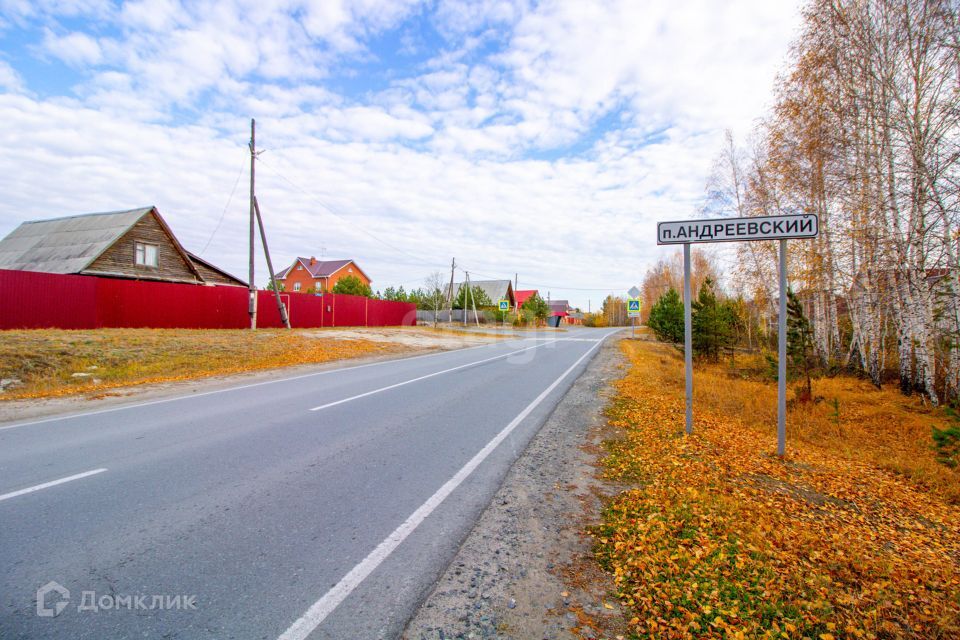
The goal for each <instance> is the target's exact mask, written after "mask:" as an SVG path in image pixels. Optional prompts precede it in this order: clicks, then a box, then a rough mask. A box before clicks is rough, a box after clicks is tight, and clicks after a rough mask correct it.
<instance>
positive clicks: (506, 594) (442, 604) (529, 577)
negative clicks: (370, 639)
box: [403, 338, 626, 640]
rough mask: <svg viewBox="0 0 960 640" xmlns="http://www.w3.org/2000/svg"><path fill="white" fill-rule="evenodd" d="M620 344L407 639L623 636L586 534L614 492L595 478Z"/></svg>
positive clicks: (588, 379) (510, 487) (585, 378)
mask: <svg viewBox="0 0 960 640" xmlns="http://www.w3.org/2000/svg"><path fill="white" fill-rule="evenodd" d="M618 342H619V341H618V339H617V338H611V339H608V340H606V341H605V342H604V344H603V345H602V346H601V348H600V351H599V353H598V354H597V355H596V357H595V358H594V359H593V360H592V361H591V363H590V364H589V365H588V366H587V368H586V370H585V371H584V372H583V374H582V375H581V376H580V377H579V378H578V379H577V381H576V382H575V383H574V384H573V386H572V387H571V388H570V390H569V391H568V392H567V394H566V396H565V397H564V398H563V400H562V401H561V402H560V403H559V404H558V405H557V407H556V409H554V411H553V413H552V414H551V416H550V417H549V418H548V419H547V421H546V422H545V423H544V425H543V427H542V428H541V429H540V431H539V433H538V434H537V435H536V436H535V437H534V439H533V440H532V441H531V443H530V445H529V446H528V447H527V449H526V451H525V452H524V453H523V454H522V455H521V457H520V458H519V460H517V462H516V464H515V465H514V466H513V468H512V469H511V470H510V472H509V473H508V474H507V477H506V478H505V480H504V484H503V486H501V488H500V490H499V491H498V492H497V494H496V496H494V499H493V501H492V502H491V504H490V506H489V507H487V509H486V510H485V511H484V513H483V514H482V515H481V517H480V519H479V520H478V522H477V524H476V526H475V527H474V529H473V530H472V531H471V533H470V534H469V536H468V537H467V539H466V540H465V541H464V543H463V545H461V547H460V550H459V552H458V553H457V555H456V557H455V558H454V559H453V561H452V562H451V563H450V565H449V567H448V568H447V570H446V571H445V572H444V574H443V575H442V576H441V577H440V579H439V580H438V581H437V583H436V586H435V587H434V590H433V592H432V593H431V594H430V595H429V596H428V597H427V599H426V600H425V601H424V603H423V604H422V605H421V607H420V609H419V611H418V612H417V613H416V614H415V615H414V617H413V618H412V619H411V620H410V622H409V623H408V625H407V628H406V630H405V632H404V634H403V638H404V639H405V640H454V639H464V640H466V639H468V638H491V639H493V638H502V639H506V638H510V639H521V640H527V639H530V640H540V639H547V638H549V639H550V640H562V639H571V638H598V639H599V638H611V639H613V638H617V637H622V636H623V635H624V634H625V626H624V623H623V616H622V614H621V612H620V609H619V606H618V605H617V601H616V598H615V597H614V595H613V580H612V579H611V578H610V577H609V576H608V575H606V574H604V573H603V572H602V571H601V570H600V569H599V567H598V566H597V564H596V562H595V561H594V560H593V557H592V551H591V547H592V541H591V538H590V536H589V535H588V534H587V532H586V527H587V526H588V525H589V524H592V523H593V522H595V520H596V518H597V517H598V516H599V512H600V509H601V507H602V502H603V499H604V497H605V496H608V495H610V494H611V493H612V491H613V490H614V489H615V487H613V486H612V485H609V484H607V483H605V482H604V481H602V480H601V479H600V478H599V474H598V471H597V468H596V466H595V465H596V462H597V458H598V456H599V455H600V454H601V449H600V445H601V443H602V441H603V440H605V439H607V438H609V437H611V435H612V434H611V432H610V431H609V427H607V425H606V419H605V417H604V415H603V409H604V407H605V405H606V403H607V401H608V397H609V394H610V385H609V383H610V382H611V381H613V380H615V379H617V378H620V377H622V375H623V371H624V367H625V366H626V364H625V360H624V359H623V357H622V355H621V352H620V348H619V346H618Z"/></svg>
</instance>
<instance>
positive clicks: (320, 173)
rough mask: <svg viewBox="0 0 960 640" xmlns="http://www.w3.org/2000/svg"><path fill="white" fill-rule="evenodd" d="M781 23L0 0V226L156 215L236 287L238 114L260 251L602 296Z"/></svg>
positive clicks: (754, 0)
mask: <svg viewBox="0 0 960 640" xmlns="http://www.w3.org/2000/svg"><path fill="white" fill-rule="evenodd" d="M798 25H799V14H798V6H797V5H796V4H795V3H794V2H792V1H788V0H777V1H776V2H769V1H761V0H740V1H733V0H731V1H730V2H715V1H714V0H689V1H684V0H681V1H677V0H673V1H666V0H663V1H661V0H650V1H641V0H629V1H620V2H618V1H614V0H610V1H597V2H593V1H590V0H578V1H570V2H528V1H525V0H471V1H466V0H434V1H431V2H417V1H414V0H357V1H356V2H348V1H346V0H322V1H307V0H260V1H257V0H191V1H188V2H184V1H181V0H139V1H135V2H109V1H106V0H32V1H28V0H0V136H2V139H3V141H4V148H5V149H6V150H7V153H6V154H4V156H3V157H2V158H0V164H2V165H4V166H2V167H0V186H2V187H3V189H4V193H5V195H6V197H5V198H4V200H3V203H2V204H0V235H5V234H6V233H8V232H9V231H10V230H12V229H13V228H14V227H16V226H17V225H18V224H19V223H20V222H23V221H25V220H32V219H40V218H51V217H58V216H62V215H69V214H74V213H83V212H93V211H108V210H117V209H127V208H134V207H138V206H143V205H148V204H153V205H156V206H158V207H159V209H160V211H161V213H162V214H163V215H164V217H165V218H166V219H167V221H168V222H169V223H170V225H171V226H172V228H173V230H174V232H175V233H176V234H177V235H178V237H179V238H180V239H181V241H182V242H183V243H184V244H185V246H186V247H187V248H188V249H190V250H193V251H196V252H199V251H201V250H203V251H204V253H203V255H204V257H205V258H207V259H209V260H211V261H212V262H215V263H217V264H219V265H221V266H223V267H224V268H227V269H228V270H232V271H234V272H236V273H238V274H240V275H243V274H244V273H245V271H246V269H245V266H244V265H245V264H246V254H245V252H246V246H245V244H244V243H245V230H246V224H247V219H246V216H247V200H246V181H247V180H248V175H247V173H246V171H247V169H246V165H247V161H246V159H245V158H246V149H245V145H246V142H247V139H248V137H249V120H250V118H251V117H255V118H256V119H257V123H258V125H257V126H258V135H257V139H258V147H260V148H261V149H263V150H264V153H263V155H262V156H261V160H262V162H261V163H260V164H259V165H258V166H259V170H258V197H259V200H260V202H261V205H262V208H263V211H264V214H265V216H266V221H267V226H268V234H269V236H270V242H271V251H272V253H273V255H274V260H275V262H276V263H279V264H281V265H286V264H288V263H290V262H292V260H293V258H294V257H295V256H296V255H306V256H310V255H316V256H318V257H320V256H325V257H328V258H345V257H350V258H354V259H356V260H357V261H358V262H359V263H360V264H361V265H362V266H363V268H364V269H365V271H367V273H369V274H370V275H371V277H372V278H373V280H374V288H379V289H382V288H385V287H387V286H391V285H393V286H397V285H400V284H402V285H404V286H405V287H406V288H407V289H409V288H414V287H417V286H420V285H421V284H422V282H423V280H424V278H425V277H426V276H427V275H428V274H430V273H431V272H433V271H443V270H448V269H449V264H450V259H451V257H453V256H456V257H457V261H458V262H459V263H460V264H462V265H464V266H465V268H467V269H470V270H471V277H472V278H474V279H479V278H485V277H503V278H512V277H513V276H514V274H515V273H519V279H520V286H521V288H540V289H542V290H544V292H546V291H548V290H549V291H550V293H551V295H552V296H553V297H554V298H568V299H570V300H571V301H572V302H574V303H575V304H577V305H580V306H582V307H584V308H586V306H587V303H588V300H590V301H592V304H593V306H594V308H596V306H597V305H598V303H599V301H600V300H601V299H602V298H603V297H604V296H605V295H606V294H607V293H616V294H622V293H623V291H622V290H623V289H624V288H628V287H629V286H630V285H632V284H636V283H638V282H639V280H640V279H641V278H642V276H643V272H644V270H645V269H646V267H647V266H648V265H649V264H650V263H652V262H654V261H656V260H657V259H658V258H660V257H662V256H663V252H664V251H666V249H659V248H657V247H656V246H655V241H654V233H655V223H656V221H657V220H658V219H678V218H683V217H686V216H693V215H695V214H696V211H697V209H698V207H699V205H700V203H701V202H702V199H703V196H704V193H705V184H706V182H707V180H708V178H709V175H710V171H711V167H712V166H713V163H714V159H715V158H716V156H717V155H718V154H719V152H720V150H721V148H722V146H723V132H724V130H726V129H731V130H732V131H733V132H734V134H735V135H736V136H737V137H738V139H741V140H744V139H746V137H747V135H748V134H749V132H750V130H751V128H752V126H753V123H754V122H755V121H756V120H757V119H758V118H761V117H763V116H764V115H765V113H766V110H767V109H768V108H769V106H770V100H771V92H772V87H773V83H774V80H775V74H776V73H777V71H778V70H780V68H781V67H782V64H783V61H784V59H785V56H786V54H787V49H788V46H789V43H790V40H791V39H792V38H793V37H794V35H795V30H796V29H797V27H798ZM235 185H237V186H236V187H235ZM204 247H206V248H205V249H204ZM278 268H279V267H278ZM258 273H259V274H260V275H259V276H258V278H257V280H258V282H260V283H262V282H263V281H265V276H266V273H267V271H266V266H265V264H264V263H263V261H262V258H261V259H259V261H258ZM462 277H463V273H462V272H461V273H459V274H458V276H457V278H458V280H459V279H461V278H462Z"/></svg>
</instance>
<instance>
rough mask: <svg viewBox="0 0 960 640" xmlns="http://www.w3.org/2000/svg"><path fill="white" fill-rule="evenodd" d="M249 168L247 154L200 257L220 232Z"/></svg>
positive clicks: (244, 155)
mask: <svg viewBox="0 0 960 640" xmlns="http://www.w3.org/2000/svg"><path fill="white" fill-rule="evenodd" d="M246 166H247V154H246V152H244V154H243V162H242V163H241V164H240V173H238V174H237V179H236V180H235V181H234V183H233V189H231V190H230V197H229V198H227V204H225V205H224V207H223V213H221V214H220V219H219V220H217V226H215V227H214V228H213V232H212V233H211V234H210V237H209V238H207V244H205V245H203V249H201V250H200V255H201V256H202V255H203V254H204V253H205V252H206V251H207V247H209V246H210V243H211V242H212V241H213V236H215V235H217V231H219V230H220V225H221V224H223V218H224V217H225V216H226V215H227V209H229V208H230V203H231V202H233V194H235V193H236V192H237V185H238V184H240V178H242V177H243V170H244V169H245V168H246Z"/></svg>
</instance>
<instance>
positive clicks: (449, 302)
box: [447, 258, 466, 322]
mask: <svg viewBox="0 0 960 640" xmlns="http://www.w3.org/2000/svg"><path fill="white" fill-rule="evenodd" d="M456 268H457V259H456V258H453V259H452V260H451V261H450V289H449V291H447V306H448V308H449V309H450V312H449V313H448V314H447V322H453V273H454V271H455V270H456ZM464 300H466V298H464ZM464 313H466V311H464Z"/></svg>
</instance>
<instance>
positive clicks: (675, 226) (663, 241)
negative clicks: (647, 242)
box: [657, 214, 820, 456]
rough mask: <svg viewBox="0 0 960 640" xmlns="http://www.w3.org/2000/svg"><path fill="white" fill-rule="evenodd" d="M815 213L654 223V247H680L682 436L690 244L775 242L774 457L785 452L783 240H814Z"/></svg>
mask: <svg viewBox="0 0 960 640" xmlns="http://www.w3.org/2000/svg"><path fill="white" fill-rule="evenodd" d="M818 233H820V220H819V218H817V216H816V215H815V214H806V215H788V216H761V217H756V218H723V219H720V220H687V221H677V222H658V223H657V244H660V245H667V244H682V245H683V359H684V365H685V368H686V395H687V398H686V399H687V416H686V432H687V433H688V434H690V433H693V331H692V328H691V324H692V323H691V309H690V305H691V300H692V295H693V294H692V292H691V291H690V245H691V244H693V243H694V242H741V241H745V240H746V241H753V240H779V241H780V265H779V267H780V268H779V272H780V273H779V276H780V317H779V323H778V332H779V335H778V336H777V357H778V363H777V365H778V366H777V455H779V456H783V455H784V454H785V453H786V448H787V442H786V441H787V240H788V239H802V238H815V237H817V234H818Z"/></svg>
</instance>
